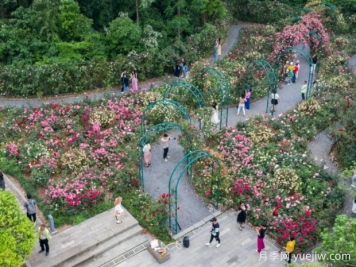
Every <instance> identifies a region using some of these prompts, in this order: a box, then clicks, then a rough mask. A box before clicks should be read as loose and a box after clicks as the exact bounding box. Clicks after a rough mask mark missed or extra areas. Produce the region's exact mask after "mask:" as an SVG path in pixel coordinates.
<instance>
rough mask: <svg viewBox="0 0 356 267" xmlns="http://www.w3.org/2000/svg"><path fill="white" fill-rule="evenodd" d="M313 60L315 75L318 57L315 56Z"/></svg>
mask: <svg viewBox="0 0 356 267" xmlns="http://www.w3.org/2000/svg"><path fill="white" fill-rule="evenodd" d="M312 59H313V73H315V69H316V64H317V63H318V56H317V55H316V54H314V56H313V58H312Z"/></svg>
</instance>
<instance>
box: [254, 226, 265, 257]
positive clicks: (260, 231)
mask: <svg viewBox="0 0 356 267" xmlns="http://www.w3.org/2000/svg"><path fill="white" fill-rule="evenodd" d="M266 230H267V224H265V223H262V224H261V227H257V228H256V233H257V252H258V253H261V251H262V249H264V248H265V243H264V241H263V240H264V238H265V234H266Z"/></svg>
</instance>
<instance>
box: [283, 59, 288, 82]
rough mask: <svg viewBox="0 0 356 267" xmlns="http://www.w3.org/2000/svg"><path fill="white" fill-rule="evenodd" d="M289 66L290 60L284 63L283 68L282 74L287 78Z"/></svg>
mask: <svg viewBox="0 0 356 267" xmlns="http://www.w3.org/2000/svg"><path fill="white" fill-rule="evenodd" d="M288 66H289V61H287V62H286V64H284V66H283V70H282V75H283V77H284V78H287V75H288V71H287V70H288Z"/></svg>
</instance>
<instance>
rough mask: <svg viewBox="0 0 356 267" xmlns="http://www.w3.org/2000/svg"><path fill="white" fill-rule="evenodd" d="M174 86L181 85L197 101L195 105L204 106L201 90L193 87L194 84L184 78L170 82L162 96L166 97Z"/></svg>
mask: <svg viewBox="0 0 356 267" xmlns="http://www.w3.org/2000/svg"><path fill="white" fill-rule="evenodd" d="M174 87H182V88H184V89H186V90H188V91H189V92H190V93H191V94H192V95H193V96H194V98H195V100H196V101H197V105H198V106H199V107H200V108H202V107H205V99H204V95H203V94H202V92H201V91H200V90H199V89H198V88H197V87H195V86H194V84H192V83H190V82H187V81H184V80H180V81H177V82H174V83H172V84H171V85H170V86H169V87H168V88H167V89H166V91H165V92H164V96H163V98H165V99H166V98H168V96H169V94H170V93H171V91H172V90H173V88H174Z"/></svg>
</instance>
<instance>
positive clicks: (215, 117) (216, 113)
mask: <svg viewBox="0 0 356 267" xmlns="http://www.w3.org/2000/svg"><path fill="white" fill-rule="evenodd" d="M212 107H213V115H212V117H211V122H212V123H214V124H218V123H219V122H220V120H219V107H218V104H216V102H214V103H213V105H212Z"/></svg>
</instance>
